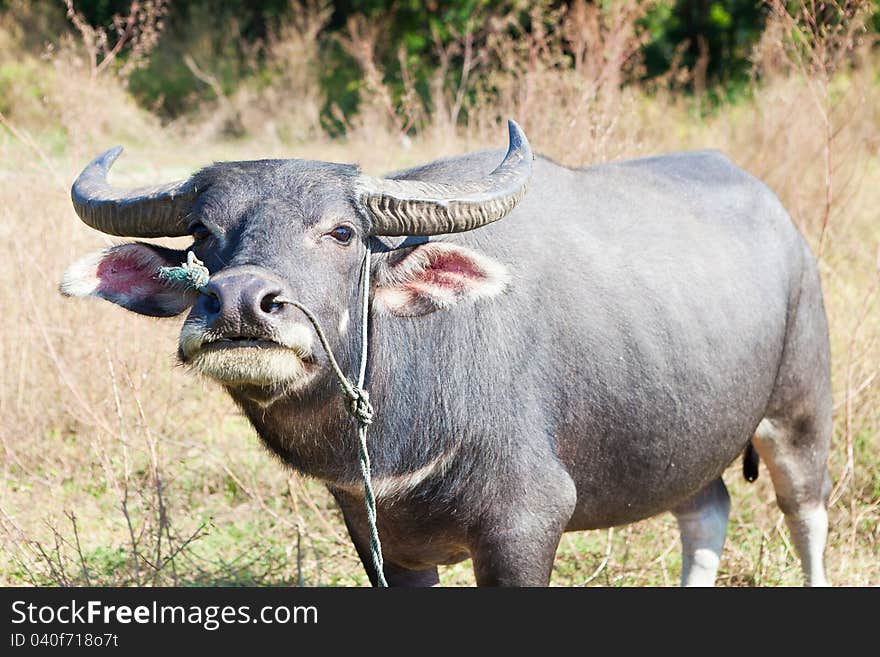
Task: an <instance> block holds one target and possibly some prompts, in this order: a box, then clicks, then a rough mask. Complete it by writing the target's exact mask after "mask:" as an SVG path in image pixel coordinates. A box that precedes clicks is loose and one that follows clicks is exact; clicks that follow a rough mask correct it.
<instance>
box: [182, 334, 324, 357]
mask: <svg viewBox="0 0 880 657" xmlns="http://www.w3.org/2000/svg"><path fill="white" fill-rule="evenodd" d="M244 348H254V349H289V350H291V351H294V352H296V353H297V354H299V355H300V358H302V359H303V360H304V361H307V360H311V355H309V354H303V353H301V350H300V349H298V348H296V347H289V346H287V345H284V344H281V343H280V342H276V341H275V340H271V339H269V338H258V337H253V336H248V335H237V336H233V337H223V338H212V339H208V340H205V341H204V342H202V344H201V346H200V348H199V350H200V351H207V350H211V349H214V350H223V349H244Z"/></svg>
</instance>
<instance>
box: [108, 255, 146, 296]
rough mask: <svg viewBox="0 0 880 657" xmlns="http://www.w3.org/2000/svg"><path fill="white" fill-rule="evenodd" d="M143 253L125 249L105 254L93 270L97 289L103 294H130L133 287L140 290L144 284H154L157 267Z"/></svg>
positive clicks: (133, 289)
mask: <svg viewBox="0 0 880 657" xmlns="http://www.w3.org/2000/svg"><path fill="white" fill-rule="evenodd" d="M145 255H146V254H144V253H139V252H138V251H134V252H131V251H130V250H129V249H126V250H124V251H117V252H116V253H112V254H110V255H108V256H106V257H105V258H104V259H103V260H101V262H100V263H98V268H97V270H96V272H95V275H96V276H97V278H98V281H99V283H98V290H97V291H99V292H101V293H104V294H131V293H132V292H134V291H135V289H141V290H142V289H143V287H144V285H149V286H153V285H156V284H157V280H156V271H157V270H158V268H157V267H156V266H155V263H153V262H151V261H152V260H153V258H151V257H150V256H147V257H145Z"/></svg>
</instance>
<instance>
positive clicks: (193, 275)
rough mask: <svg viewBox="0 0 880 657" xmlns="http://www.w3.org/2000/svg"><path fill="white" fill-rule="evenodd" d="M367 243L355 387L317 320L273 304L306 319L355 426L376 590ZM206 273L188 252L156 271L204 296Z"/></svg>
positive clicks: (378, 560)
mask: <svg viewBox="0 0 880 657" xmlns="http://www.w3.org/2000/svg"><path fill="white" fill-rule="evenodd" d="M370 256H371V249H370V242H369V239H368V240H367V244H366V254H365V255H364V261H363V265H362V268H361V281H362V290H361V297H362V299H361V361H360V367H359V369H358V380H357V384H356V385H355V384H352V382H351V381H350V380H349V378H348V377H347V376H346V375H345V373H344V372H343V371H342V368H341V367H339V363H338V362H337V361H336V357H335V356H334V355H333V350H332V349H331V348H330V343H329V342H328V340H327V336H326V335H325V334H324V330H323V329H322V328H321V324H320V322H318V318H317V317H315V315H314V314H312V311H310V310H309V309H308V308H307V307H306V306H304V305H303V304H301V303H300V302H298V301H295V300H293V299H287V298H286V297H275V299H274V302H275V303H284V304H289V305H291V306H293V307H294V308H297V309H299V310H300V311H301V312H302V313H303V314H304V315H305V316H306V319H308V320H309V322H311V324H312V326H313V327H314V329H315V333H317V334H318V340H319V341H320V342H321V346H322V347H323V348H324V351H325V352H326V353H327V359H328V360H329V361H330V368H331V369H332V370H333V374H334V375H335V376H336V380H337V381H338V382H339V387H340V389H341V391H342V395H343V397H345V402H346V403H345V410H346V411H347V412H348V414H349V415H351V416H352V417H353V418H354V420H355V421H356V422H357V424H358V460H359V462H360V467H361V475H362V476H363V478H364V505H365V507H366V511H367V523H368V524H369V528H370V556H371V558H372V561H373V568H374V570H375V571H376V580H377V583H378V585H379V586H380V587H386V586H388V582H386V581H385V572H384V564H383V560H382V544H381V543H380V541H379V530H378V529H377V527H376V496H375V494H374V493H373V481H372V474H371V472H370V454H369V451H368V450H367V427H369V426H370V424H372V422H373V412H374V411H373V405H372V404H371V403H370V396H369V395H368V394H367V391H366V390H365V389H364V380H365V378H366V375H367V344H368V343H367V335H368V331H367V328H368V326H367V323H368V321H369V316H370ZM210 276H211V274H210V272H209V271H208V268H207V267H205V264H204V263H203V262H202V261H200V260H199V259H198V258H196V256H195V254H194V253H193V252H192V251H190V252H188V253H187V258H186V264H183V265H181V266H180V267H160V268H159V278H160V279H162V280H165V281H167V282H168V283H170V284H171V285H174V286H178V287H184V288H194V289H195V290H196V291H197V292H200V293H202V294H205V293H207V285H208V281H209V279H210Z"/></svg>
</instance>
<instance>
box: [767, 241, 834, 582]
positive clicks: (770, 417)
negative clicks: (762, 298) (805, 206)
mask: <svg viewBox="0 0 880 657" xmlns="http://www.w3.org/2000/svg"><path fill="white" fill-rule="evenodd" d="M794 307H795V310H794V312H793V314H792V317H791V319H790V321H789V325H788V327H787V330H786V336H785V345H784V348H783V353H782V362H781V363H780V367H779V371H778V374H777V375H776V383H775V385H774V389H773V394H772V395H771V397H770V401H769V403H768V405H767V410H766V411H765V412H764V419H763V420H762V421H761V423H760V424H759V425H758V428H757V430H756V431H755V436H754V438H753V439H752V444H753V445H754V446H755V449H756V450H757V451H758V454H759V455H760V457H761V460H762V461H764V463H765V464H766V465H767V469H768V470H769V471H770V478H771V479H772V480H773V488H774V489H775V491H776V500H777V502H778V503H779V508H780V509H781V510H782V512H783V513H784V514H785V521H786V524H787V525H788V528H789V531H790V532H791V537H792V542H793V543H794V546H795V549H796V550H797V553H798V556H799V557H800V559H801V566H802V567H803V571H804V578H805V581H806V584H807V585H808V586H827V584H828V581H827V579H826V578H825V563H824V553H825V539H826V538H827V535H828V513H827V510H826V506H827V504H828V495H829V493H830V491H831V478H830V476H829V474H828V465H827V459H828V450H829V448H830V446H831V433H832V403H831V356H830V349H829V345H828V324H827V321H826V319H825V312H824V310H823V304H822V287H821V285H820V282H819V274H818V271H817V268H816V264H815V260H814V259H813V258H812V256H809V255H807V256H806V257H805V260H804V270H803V276H802V279H801V285H800V294H799V297H798V299H797V300H796V302H795V305H794Z"/></svg>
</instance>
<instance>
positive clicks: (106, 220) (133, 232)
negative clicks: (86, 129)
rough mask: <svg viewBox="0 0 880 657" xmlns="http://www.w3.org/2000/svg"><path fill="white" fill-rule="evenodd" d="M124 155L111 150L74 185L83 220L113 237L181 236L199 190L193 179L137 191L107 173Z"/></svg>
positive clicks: (119, 149)
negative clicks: (109, 178)
mask: <svg viewBox="0 0 880 657" xmlns="http://www.w3.org/2000/svg"><path fill="white" fill-rule="evenodd" d="M121 152H122V146H117V147H116V148H111V149H110V150H109V151H106V152H104V153H102V154H101V155H99V156H98V157H96V158H95V159H94V160H92V161H91V162H90V163H89V165H88V166H87V167H86V168H85V169H83V171H82V173H80V174H79V177H78V178H77V179H76V181H75V182H74V183H73V187H72V188H71V190H70V197H71V199H72V200H73V207H74V209H75V210H76V213H77V215H79V218H80V219H82V220H83V221H84V222H85V223H86V224H88V225H89V226H91V227H92V228H95V229H97V230H100V231H101V232H102V233H107V234H109V235H119V236H123V237H179V236H181V235H186V234H188V233H187V230H186V228H187V224H186V219H185V217H186V215H187V213H188V212H189V208H190V206H191V205H192V202H193V200H194V199H195V197H196V194H197V190H196V187H195V184H194V183H193V182H192V180H191V179H187V180H178V181H177V182H172V183H166V184H164V185H153V186H149V187H138V188H135V189H121V188H117V187H113V186H111V185H110V184H109V183H108V182H107V172H108V171H109V170H110V167H111V166H112V165H113V162H115V161H116V158H117V157H119V154H120V153H121Z"/></svg>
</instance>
